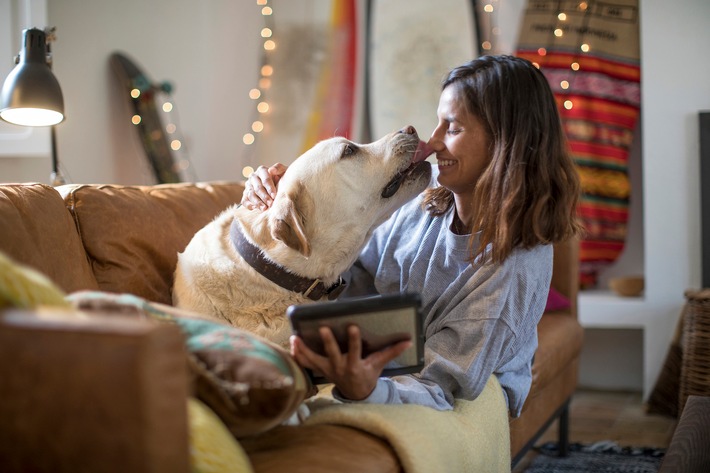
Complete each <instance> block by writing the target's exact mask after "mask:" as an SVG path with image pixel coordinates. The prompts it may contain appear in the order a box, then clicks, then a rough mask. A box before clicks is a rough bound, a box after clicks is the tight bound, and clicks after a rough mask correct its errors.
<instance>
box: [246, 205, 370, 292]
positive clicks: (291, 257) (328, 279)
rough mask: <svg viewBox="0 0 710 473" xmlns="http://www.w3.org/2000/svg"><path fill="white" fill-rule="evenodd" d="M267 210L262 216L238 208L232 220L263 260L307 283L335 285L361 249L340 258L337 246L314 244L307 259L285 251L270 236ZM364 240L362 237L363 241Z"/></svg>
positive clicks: (280, 242) (292, 251)
mask: <svg viewBox="0 0 710 473" xmlns="http://www.w3.org/2000/svg"><path fill="white" fill-rule="evenodd" d="M269 212H270V211H269V210H266V211H264V212H257V211H250V210H247V209H246V208H244V207H240V208H239V209H238V212H237V213H236V217H235V218H236V219H238V220H239V222H240V223H241V227H242V229H243V232H244V235H245V236H246V237H247V238H248V239H249V240H251V242H252V243H253V244H255V245H256V246H257V247H259V248H260V249H261V250H262V252H263V254H264V256H265V257H266V258H267V259H269V260H271V261H273V262H274V263H276V264H278V265H279V266H282V267H285V268H289V271H292V272H293V273H295V274H297V275H299V276H303V277H306V278H310V279H316V278H318V279H321V280H322V281H323V283H324V284H325V285H331V284H334V283H335V282H337V281H338V280H339V278H340V275H341V274H342V273H344V272H345V271H347V270H348V269H349V268H350V266H352V264H353V263H354V262H355V260H356V259H357V256H358V254H359V252H360V249H361V246H357V247H356V248H354V250H353V251H352V253H353V254H344V253H343V251H344V250H343V246H342V245H338V243H337V242H333V244H323V243H322V242H318V241H314V242H313V244H312V247H313V248H312V251H313V253H312V254H311V256H310V257H306V256H304V255H303V254H301V253H300V252H299V251H297V250H295V249H293V248H290V247H288V246H287V245H286V244H285V243H284V242H282V241H278V240H276V239H274V238H273V236H272V234H271V228H270V221H269ZM365 237H366V236H363V241H364V238H365Z"/></svg>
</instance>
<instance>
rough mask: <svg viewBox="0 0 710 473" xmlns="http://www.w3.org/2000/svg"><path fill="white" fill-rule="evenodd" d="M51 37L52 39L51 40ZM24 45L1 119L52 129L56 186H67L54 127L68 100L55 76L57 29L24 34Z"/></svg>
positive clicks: (0, 100)
mask: <svg viewBox="0 0 710 473" xmlns="http://www.w3.org/2000/svg"><path fill="white" fill-rule="evenodd" d="M48 34H49V36H48ZM22 36H23V44H22V49H21V50H20V54H19V56H17V57H16V58H15V64H16V66H15V68H14V69H13V70H12V71H11V72H10V74H9V75H8V76H7V79H5V83H4V84H3V86H2V92H1V93H0V118H2V119H3V120H5V121H6V122H9V123H14V124H16V125H23V126H51V127H52V128H51V136H52V176H51V180H52V185H54V186H57V185H61V184H64V178H63V177H62V175H61V172H60V171H59V161H58V159H57V146H56V133H55V129H54V125H56V124H57V123H60V122H61V121H62V120H64V98H63V96H62V89H61V88H60V87H59V82H58V81H57V79H56V77H54V74H53V73H52V69H51V65H52V54H51V48H50V43H51V41H52V40H53V39H54V28H48V29H47V32H45V31H44V30H40V29H37V28H30V29H26V30H23V32H22Z"/></svg>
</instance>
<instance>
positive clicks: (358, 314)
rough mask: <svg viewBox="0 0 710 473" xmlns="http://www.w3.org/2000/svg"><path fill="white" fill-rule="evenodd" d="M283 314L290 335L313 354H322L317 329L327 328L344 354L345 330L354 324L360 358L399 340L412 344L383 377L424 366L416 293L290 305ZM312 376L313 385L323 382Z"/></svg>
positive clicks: (321, 379) (418, 301)
mask: <svg viewBox="0 0 710 473" xmlns="http://www.w3.org/2000/svg"><path fill="white" fill-rule="evenodd" d="M286 314H287V315H288V318H289V320H290V322H291V328H292V329H293V333H294V334H296V335H298V336H299V337H301V338H302V339H303V341H304V343H305V344H306V346H308V348H310V349H311V350H313V351H315V352H316V353H319V354H322V355H324V353H325V352H324V349H323V342H322V340H321V337H320V333H319V332H318V329H319V328H320V327H322V326H326V327H330V329H331V330H332V331H333V334H334V335H335V338H336V340H337V342H338V346H339V347H340V351H341V352H342V353H346V352H347V350H348V336H347V329H348V327H349V326H350V325H357V326H358V327H359V328H360V334H361V336H362V356H363V358H364V357H367V356H368V355H369V354H370V353H372V352H375V351H378V350H382V349H383V348H386V347H388V346H390V345H393V344H395V343H398V342H401V341H405V340H412V342H413V344H412V346H411V347H409V348H407V349H406V350H405V351H404V352H402V353H401V354H400V355H399V356H398V357H397V358H395V359H394V360H392V361H391V362H389V363H388V364H387V365H386V366H385V369H384V370H383V372H382V376H394V375H398V374H406V373H417V372H419V371H421V369H422V367H423V366H424V335H423V318H422V312H421V297H420V296H419V294H407V293H403V294H392V295H384V296H373V297H357V298H347V299H339V300H337V301H329V302H314V303H311V304H303V305H292V306H290V307H289V308H288V309H287V311H286ZM311 374H312V373H311ZM312 376H313V378H314V379H313V380H314V382H316V383H320V382H324V381H325V380H324V379H323V378H322V377H319V376H316V375H313V374H312Z"/></svg>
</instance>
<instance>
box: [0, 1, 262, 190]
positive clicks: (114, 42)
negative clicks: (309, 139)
mask: <svg viewBox="0 0 710 473" xmlns="http://www.w3.org/2000/svg"><path fill="white" fill-rule="evenodd" d="M47 10H48V18H49V24H50V25H53V26H56V27H57V41H56V42H55V43H54V45H53V50H54V72H55V74H56V76H57V78H58V80H59V82H60V84H61V86H62V91H63V93H64V101H65V109H66V110H65V113H66V120H65V121H64V122H63V123H61V124H60V125H58V126H57V141H58V151H59V158H60V160H61V162H62V165H63V168H64V170H65V172H66V177H67V179H68V180H69V182H78V183H86V182H111V183H121V184H152V183H154V179H153V176H152V173H151V171H150V168H149V167H148V165H147V163H146V160H145V157H144V154H143V150H142V147H141V144H140V141H139V138H138V136H137V133H136V130H135V129H134V127H133V125H132V124H131V123H130V115H131V113H130V108H129V103H128V99H127V97H126V94H125V92H124V91H123V90H122V89H121V84H120V83H119V82H118V80H117V78H116V75H115V73H114V71H113V70H112V69H111V67H110V64H109V56H110V54H111V53H112V52H114V51H122V52H124V53H126V54H127V55H129V56H131V57H132V58H133V59H134V60H135V61H136V62H137V63H138V65H140V66H142V68H143V69H144V72H145V73H146V74H147V75H148V76H149V77H150V78H151V79H152V80H153V81H154V82H161V81H166V80H167V81H169V82H171V83H172V84H173V85H174V93H173V98H174V102H175V103H176V105H177V111H178V116H179V120H180V121H179V124H180V130H182V132H183V137H184V140H185V142H186V145H187V149H188V152H189V156H190V157H191V159H192V161H193V163H194V167H195V170H196V173H197V177H198V178H199V179H200V180H216V179H238V178H239V177H240V174H241V166H240V163H239V156H240V155H241V152H242V149H241V148H242V147H243V144H242V143H241V135H242V133H243V130H245V129H246V128H247V126H248V123H247V122H248V120H249V118H250V117H249V115H248V114H245V113H243V111H244V110H245V109H247V108H248V106H250V105H251V104H250V99H249V98H248V91H249V89H250V88H251V87H253V86H254V84H255V83H256V81H257V79H258V76H257V74H258V67H257V64H258V62H259V58H260V43H259V39H260V38H259V31H260V30H261V27H262V22H263V21H262V17H261V14H260V7H258V6H257V5H256V2H251V1H250V2H244V1H239V2H234V1H230V0H210V1H206V2H195V1H191V0H152V1H143V0H121V1H120V2H117V1H113V0H96V1H91V2H86V1H81V0H47ZM36 26H38V27H43V26H45V25H36ZM8 60H9V59H8ZM23 161H24V162H23ZM23 161H20V160H17V159H7V158H0V176H2V180H3V181H12V180H37V181H45V182H47V180H48V176H49V168H50V164H49V159H48V158H47V157H45V159H44V160H42V159H34V160H23ZM24 163H26V165H27V167H28V168H31V169H29V170H28V169H24V168H25V166H23V165H22V164H24ZM44 166H46V167H44Z"/></svg>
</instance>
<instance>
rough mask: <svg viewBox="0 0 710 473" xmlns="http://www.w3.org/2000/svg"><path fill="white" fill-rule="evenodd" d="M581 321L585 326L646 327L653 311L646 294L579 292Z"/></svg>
mask: <svg viewBox="0 0 710 473" xmlns="http://www.w3.org/2000/svg"><path fill="white" fill-rule="evenodd" d="M578 303H579V306H578V313H579V321H580V323H581V324H582V326H583V327H585V328H645V327H646V326H647V324H648V323H650V322H651V320H650V318H649V317H650V315H651V313H652V312H651V311H649V310H648V303H647V301H646V299H645V297H644V296H640V297H621V296H617V295H616V294H614V293H613V292H611V291H605V290H584V291H580V292H579V300H578Z"/></svg>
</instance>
